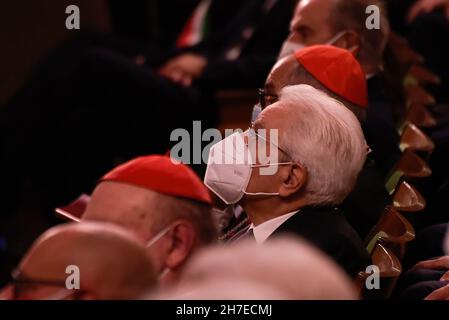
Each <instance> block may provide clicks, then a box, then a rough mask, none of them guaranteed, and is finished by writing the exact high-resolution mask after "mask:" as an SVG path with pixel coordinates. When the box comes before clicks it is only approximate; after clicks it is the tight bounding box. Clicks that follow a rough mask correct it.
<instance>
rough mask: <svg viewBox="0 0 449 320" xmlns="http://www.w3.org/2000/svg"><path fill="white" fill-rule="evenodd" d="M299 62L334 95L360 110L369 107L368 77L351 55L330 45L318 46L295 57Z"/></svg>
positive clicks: (307, 49) (302, 50)
mask: <svg viewBox="0 0 449 320" xmlns="http://www.w3.org/2000/svg"><path fill="white" fill-rule="evenodd" d="M295 57H296V59H297V60H298V62H299V63H300V64H301V65H302V66H303V67H304V69H306V70H307V72H309V73H310V74H311V75H312V76H313V77H314V78H315V79H316V80H318V81H319V82H320V83H321V84H322V85H324V86H325V87H326V88H327V89H329V90H330V91H332V92H333V93H334V94H336V95H338V96H339V97H342V98H344V99H346V100H347V101H349V102H352V103H354V104H356V105H358V106H360V107H364V108H366V107H367V106H368V89H367V85H366V78H365V73H364V72H363V70H362V67H361V66H360V64H359V62H358V61H357V60H356V59H355V58H354V56H353V55H352V54H351V52H349V51H347V50H345V49H341V48H337V47H334V46H329V45H316V46H311V47H307V48H304V49H301V50H299V51H297V52H296V53H295Z"/></svg>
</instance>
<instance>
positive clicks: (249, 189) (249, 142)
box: [205, 85, 370, 276]
mask: <svg viewBox="0 0 449 320" xmlns="http://www.w3.org/2000/svg"><path fill="white" fill-rule="evenodd" d="M268 132H269V133H270V134H268ZM273 132H274V133H277V135H278V141H275V140H276V139H275V138H276V135H272V133H273ZM273 138H274V139H273ZM254 141H256V143H255V146H254ZM255 152H256V153H257V154H255ZM264 154H265V155H264ZM366 154H367V146H366V142H365V139H364V136H363V133H362V129H361V127H360V124H359V121H358V120H357V118H356V117H355V116H354V115H353V113H352V112H351V111H349V110H348V109H347V108H345V107H344V106H343V105H342V104H341V103H340V102H338V101H336V100H335V99H333V98H330V97H329V96H327V95H326V94H325V93H323V92H321V91H318V90H316V89H314V88H312V87H310V86H308V85H297V86H291V87H286V88H284V89H283V90H282V92H281V95H280V98H279V101H278V102H277V103H275V104H272V105H270V106H269V107H267V108H266V109H264V110H263V112H262V113H261V114H260V115H259V117H258V118H257V120H256V121H255V122H254V123H253V126H252V128H251V129H250V130H248V131H246V132H245V133H235V134H233V135H231V136H229V137H228V138H226V139H224V140H223V141H222V142H220V143H218V144H216V145H214V146H213V147H212V148H211V151H210V155H209V161H208V168H207V171H206V176H205V184H206V186H208V187H209V188H210V189H211V190H212V191H213V192H214V193H215V194H216V195H217V196H218V197H220V198H221V199H222V200H223V201H224V202H225V203H227V204H228V205H231V204H236V203H239V204H240V205H241V206H242V207H243V208H244V210H245V212H246V213H247V215H248V217H249V219H250V221H251V222H252V224H251V225H250V227H249V228H248V229H247V230H244V231H246V234H247V235H248V236H250V237H254V239H255V241H256V242H257V243H263V242H265V241H266V240H267V239H271V238H273V237H275V236H278V235H280V234H284V233H291V234H295V235H299V236H302V237H303V238H305V239H306V240H308V241H309V242H311V243H312V244H314V245H315V246H316V247H318V248H320V249H321V250H322V251H324V252H325V253H327V254H328V255H329V256H331V257H333V258H334V260H335V261H336V262H337V263H338V264H339V265H340V266H342V267H343V268H344V269H345V270H346V271H347V273H348V274H349V275H351V276H355V275H356V274H357V273H358V272H359V271H361V270H362V269H364V268H365V267H366V266H367V265H368V264H370V262H369V261H370V260H369V256H368V254H367V252H366V250H365V249H364V247H363V245H362V242H361V240H360V238H359V237H358V235H357V234H356V232H355V231H354V230H353V229H352V228H351V226H350V225H349V224H348V222H347V221H346V219H345V217H344V215H343V213H342V212H341V211H340V210H339V209H337V208H336V206H338V205H339V204H340V203H341V202H342V201H343V200H344V199H345V198H346V196H347V195H348V194H349V193H350V192H351V190H352V188H353V187H354V185H355V182H356V180H357V176H358V174H359V172H360V171H361V169H362V166H363V163H364V161H365V158H366ZM242 155H244V156H242ZM223 159H224V160H225V161H219V160H223ZM242 159H243V161H242ZM253 159H254V160H253ZM230 160H234V161H230Z"/></svg>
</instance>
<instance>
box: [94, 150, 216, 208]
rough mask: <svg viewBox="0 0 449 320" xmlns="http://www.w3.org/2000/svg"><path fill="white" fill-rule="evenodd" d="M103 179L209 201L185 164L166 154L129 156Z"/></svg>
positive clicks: (209, 202)
mask: <svg viewBox="0 0 449 320" xmlns="http://www.w3.org/2000/svg"><path fill="white" fill-rule="evenodd" d="M103 181H116V182H123V183H129V184H132V185H135V186H139V187H142V188H146V189H149V190H153V191H156V192H159V193H162V194H166V195H169V196H175V197H180V198H187V199H192V200H196V201H200V202H205V203H208V204H212V199H211V197H210V195H209V192H208V190H207V188H206V187H205V186H204V184H203V182H202V181H201V180H200V178H199V177H198V176H197V175H196V174H195V172H194V171H193V170H192V169H191V168H190V167H188V166H186V165H185V164H175V163H174V162H172V160H171V158H170V157H169V156H160V155H151V156H145V157H140V158H136V159H133V160H131V161H129V162H127V163H125V164H123V165H120V166H118V167H116V168H115V169H113V170H112V171H111V172H109V173H108V174H106V175H105V176H104V177H103V178H101V180H100V182H103Z"/></svg>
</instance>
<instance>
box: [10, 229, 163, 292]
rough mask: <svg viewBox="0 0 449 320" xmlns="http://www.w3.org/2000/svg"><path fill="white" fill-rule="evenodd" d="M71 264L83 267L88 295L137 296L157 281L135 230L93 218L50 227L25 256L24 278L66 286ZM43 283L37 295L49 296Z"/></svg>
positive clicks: (82, 287) (82, 281)
mask: <svg viewBox="0 0 449 320" xmlns="http://www.w3.org/2000/svg"><path fill="white" fill-rule="evenodd" d="M68 266H76V267H77V269H78V270H79V279H80V291H79V292H80V293H82V295H81V296H82V297H84V298H88V299H133V298H137V297H138V296H139V295H141V294H142V293H143V292H144V291H145V290H147V289H148V288H150V287H151V286H152V285H154V284H155V273H154V269H153V266H152V263H151V261H150V258H149V257H148V255H147V254H146V253H145V249H144V248H143V247H142V245H141V244H140V242H139V241H138V240H137V239H136V238H135V237H134V236H133V235H132V234H130V233H129V232H128V231H126V230H124V229H122V228H120V227H118V226H115V225H112V224H104V223H92V222H89V223H87V222H84V223H76V224H65V225H62V226H57V227H54V228H52V229H49V230H48V231H47V232H45V233H44V234H43V235H42V236H41V237H39V238H38V239H37V240H36V241H35V243H34V244H33V245H32V247H31V248H30V249H29V250H28V252H27V253H26V255H25V256H24V258H23V259H22V261H21V262H20V265H19V267H18V278H19V279H25V280H26V281H31V282H33V281H36V282H37V283H39V282H43V283H60V284H61V286H60V287H59V290H61V289H64V286H65V282H66V279H67V277H69V275H70V274H67V273H66V272H67V267H68ZM72 272H73V271H72ZM43 287H45V285H44V286H43ZM38 289H39V290H37V291H34V293H33V292H31V298H37V299H39V298H45V297H42V296H40V294H41V293H42V292H43V291H42V290H41V289H43V288H42V287H41V288H38ZM47 289H49V288H47ZM55 289H57V288H55V287H53V290H55ZM75 293H76V292H75ZM46 294H49V293H48V290H47V293H46Z"/></svg>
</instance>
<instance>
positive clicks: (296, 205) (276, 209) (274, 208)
mask: <svg viewBox="0 0 449 320" xmlns="http://www.w3.org/2000/svg"><path fill="white" fill-rule="evenodd" d="M241 205H242V207H243V209H244V210H245V213H246V214H247V215H248V218H249V220H250V221H251V222H252V223H253V224H254V225H255V226H258V225H260V224H262V223H264V222H267V221H269V220H271V219H274V218H277V217H280V216H283V215H284V214H287V213H290V212H294V211H299V209H301V208H303V207H305V206H306V205H307V202H306V201H305V199H300V200H296V201H292V202H287V203H285V202H280V201H270V200H266V201H264V200H260V199H258V200H254V201H251V200H245V201H243V202H242V203H241Z"/></svg>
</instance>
